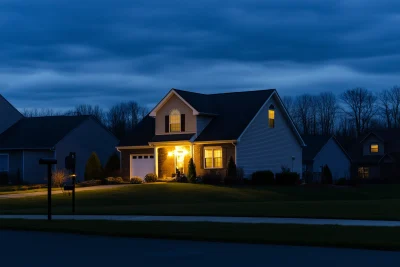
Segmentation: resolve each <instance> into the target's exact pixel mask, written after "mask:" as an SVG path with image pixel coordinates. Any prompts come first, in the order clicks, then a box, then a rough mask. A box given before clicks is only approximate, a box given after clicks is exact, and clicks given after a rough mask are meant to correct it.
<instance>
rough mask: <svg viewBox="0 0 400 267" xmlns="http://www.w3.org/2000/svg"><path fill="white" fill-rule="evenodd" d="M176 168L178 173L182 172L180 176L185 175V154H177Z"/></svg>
mask: <svg viewBox="0 0 400 267" xmlns="http://www.w3.org/2000/svg"><path fill="white" fill-rule="evenodd" d="M175 160H176V162H175V166H176V169H177V171H179V172H180V174H184V173H185V170H184V163H185V155H184V154H183V153H177V154H176V156H175Z"/></svg>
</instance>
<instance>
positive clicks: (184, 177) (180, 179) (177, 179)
mask: <svg viewBox="0 0 400 267" xmlns="http://www.w3.org/2000/svg"><path fill="white" fill-rule="evenodd" d="M176 181H177V182H178V183H187V182H189V179H188V178H187V177H186V176H180V177H177V178H176ZM190 182H191V183H195V182H196V177H194V178H193V179H192V180H190Z"/></svg>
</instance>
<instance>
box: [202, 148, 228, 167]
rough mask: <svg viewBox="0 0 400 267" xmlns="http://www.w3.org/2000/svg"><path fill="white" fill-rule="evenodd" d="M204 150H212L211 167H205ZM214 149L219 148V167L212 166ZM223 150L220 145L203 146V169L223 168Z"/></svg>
mask: <svg viewBox="0 0 400 267" xmlns="http://www.w3.org/2000/svg"><path fill="white" fill-rule="evenodd" d="M206 150H212V161H211V162H212V167H206ZM214 150H221V167H214ZM223 159H224V157H223V150H222V146H205V147H204V148H203V166H204V169H205V170H215V169H223V168H224V163H223Z"/></svg>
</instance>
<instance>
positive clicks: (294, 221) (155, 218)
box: [0, 215, 400, 227]
mask: <svg viewBox="0 0 400 267" xmlns="http://www.w3.org/2000/svg"><path fill="white" fill-rule="evenodd" d="M0 219H27V220H46V219H47V215H0ZM53 219H54V220H108V221H132V222H151V221H162V222H218V223H261V224H305V225H341V226H375V227H400V221H373V220H341V219H306V218H268V217H267V218H266V217H209V216H136V215H53Z"/></svg>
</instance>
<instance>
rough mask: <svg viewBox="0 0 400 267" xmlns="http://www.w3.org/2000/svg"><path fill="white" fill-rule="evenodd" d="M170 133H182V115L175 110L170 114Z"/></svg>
mask: <svg viewBox="0 0 400 267" xmlns="http://www.w3.org/2000/svg"><path fill="white" fill-rule="evenodd" d="M169 131H170V132H180V131H181V113H180V112H179V110H177V109H174V110H172V111H171V113H170V114H169Z"/></svg>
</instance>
